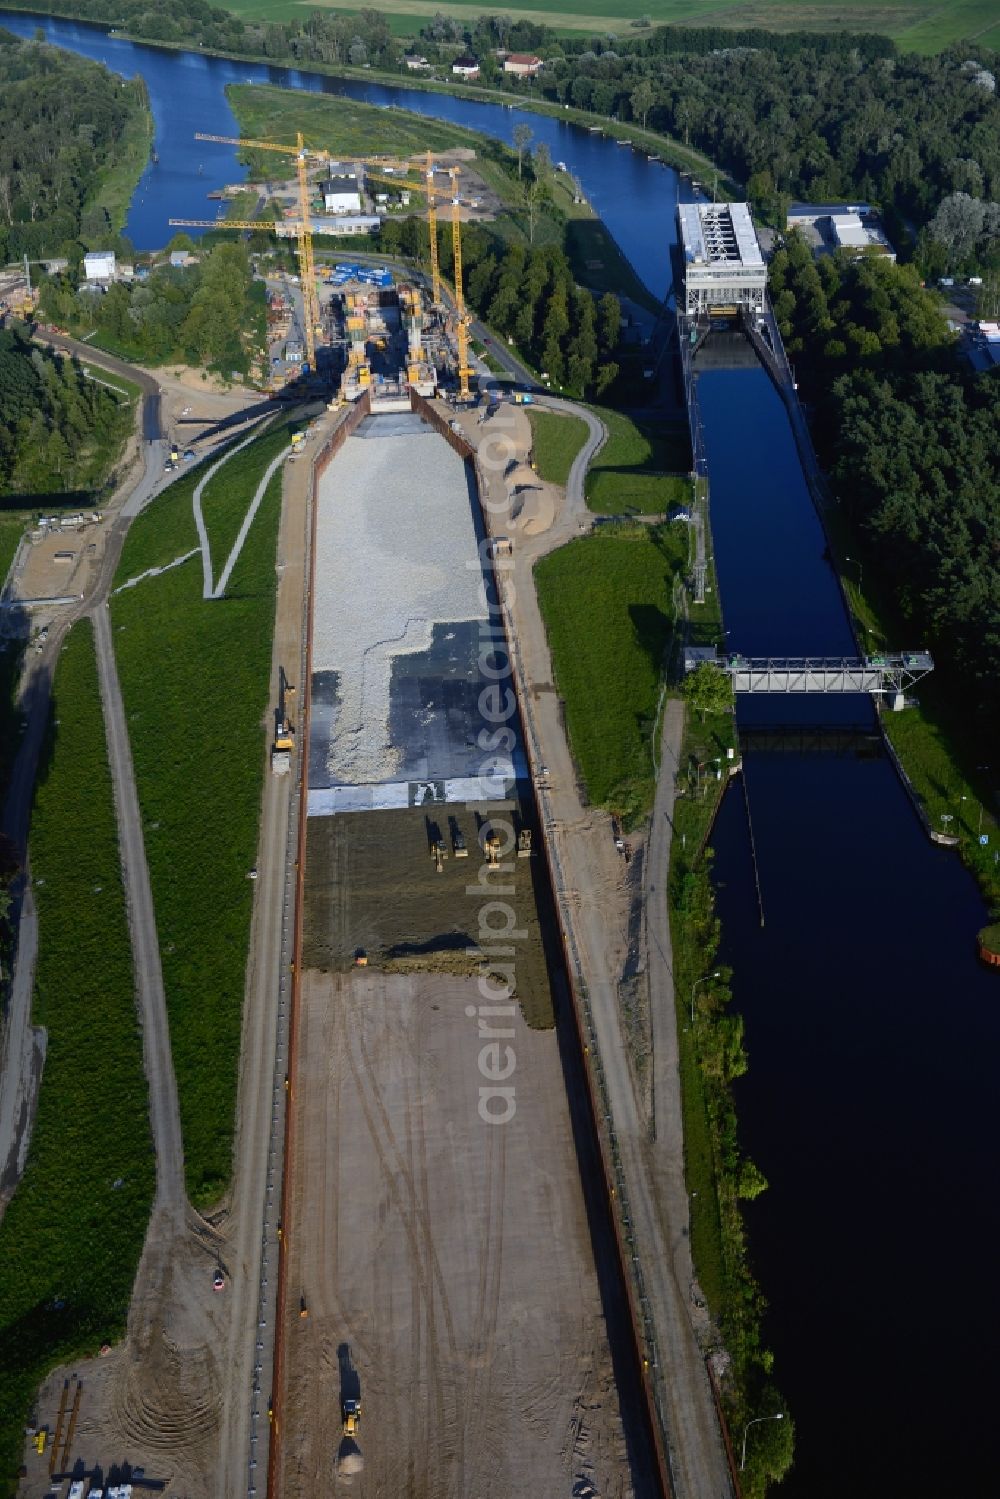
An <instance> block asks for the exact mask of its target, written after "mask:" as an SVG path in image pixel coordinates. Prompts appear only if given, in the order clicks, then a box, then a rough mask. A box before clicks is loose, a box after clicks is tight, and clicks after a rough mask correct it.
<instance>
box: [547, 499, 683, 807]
mask: <svg viewBox="0 0 1000 1499" xmlns="http://www.w3.org/2000/svg"><path fill="white" fill-rule="evenodd" d="M687 548H688V543H687V534H686V532H685V531H684V529H683V528H682V527H681V526H679V525H675V526H671V527H658V528H655V529H654V528H652V527H649V526H646V525H640V524H639V523H633V524H631V525H629V524H625V525H620V526H609V527H607V528H603V529H601V530H600V531H598V532H596V533H594V534H593V535H591V536H586V537H581V538H580V539H579V540H577V541H572V542H570V543H569V545H568V546H564V547H560V549H559V550H558V551H556V552H553V553H551V555H550V556H548V557H544V558H542V560H541V561H540V562H539V563H538V564H537V565H536V567H535V582H536V586H537V589H538V600H539V605H540V607H541V610H542V615H543V617H544V620H545V628H546V633H547V635H548V641H549V648H550V650H551V652H552V669H553V672H554V675H555V679H556V684H557V686H558V688H559V693H560V695H561V697H562V698H563V701H564V702H565V705H566V727H567V731H568V734H569V740H570V746H571V748H572V751H573V756H574V758H575V760H576V764H577V766H578V768H579V771H580V775H581V777H582V779H583V781H584V784H585V786H586V790H587V795H588V796H589V798H590V800H591V801H592V802H594V803H596V804H597V805H598V806H602V807H607V808H608V809H609V810H610V811H612V812H614V813H616V814H617V815H619V816H620V817H621V818H622V819H623V821H624V822H625V823H626V824H627V825H628V826H632V825H634V824H635V823H637V822H638V821H640V820H641V818H642V817H644V816H645V815H646V813H648V811H649V810H650V808H651V807H652V805H653V792H654V788H655V773H654V766H653V752H652V732H653V724H654V720H655V718H656V709H657V701H658V698H659V695H660V683H661V679H662V671H663V662H664V655H665V652H666V649H667V645H668V643H669V641H670V637H671V632H672V629H673V622H674V607H673V602H672V596H673V584H674V579H675V578H676V577H677V576H678V575H679V574H680V573H682V572H683V570H684V567H685V565H686V562H687Z"/></svg>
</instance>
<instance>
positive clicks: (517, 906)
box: [303, 805, 552, 1029]
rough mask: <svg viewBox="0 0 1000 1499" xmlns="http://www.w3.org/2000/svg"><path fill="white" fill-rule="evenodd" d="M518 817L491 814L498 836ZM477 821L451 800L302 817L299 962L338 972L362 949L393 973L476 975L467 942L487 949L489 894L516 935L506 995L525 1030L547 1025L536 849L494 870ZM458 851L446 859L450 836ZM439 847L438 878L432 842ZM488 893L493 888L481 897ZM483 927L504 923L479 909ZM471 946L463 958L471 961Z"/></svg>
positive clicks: (548, 1006)
mask: <svg viewBox="0 0 1000 1499" xmlns="http://www.w3.org/2000/svg"><path fill="white" fill-rule="evenodd" d="M504 822H506V826H507V827H508V828H510V827H514V828H520V827H521V826H523V825H524V822H523V819H522V818H521V817H520V816H519V815H517V814H514V816H513V818H512V817H511V814H510V813H509V812H502V813H498V814H497V815H496V818H495V823H496V826H497V829H498V831H499V833H500V835H501V837H503V838H504V839H505V840H507V841H508V842H509V840H510V839H511V837H512V835H511V834H510V833H508V832H505V831H504ZM484 827H485V821H484V818H483V815H482V814H480V813H476V812H472V811H467V810H466V808H465V807H463V806H461V805H455V806H435V807H433V808H432V809H431V811H430V813H425V812H424V811H423V810H421V809H420V808H419V807H411V808H408V809H407V810H405V811H398V812H354V813H348V814H346V815H345V814H338V815H337V816H335V817H313V818H310V821H309V835H308V839H307V845H306V847H307V855H306V860H307V862H306V900H305V911H304V923H303V926H304V932H303V936H304V960H305V963H306V965H307V966H308V967H312V968H319V969H323V970H330V969H332V970H334V971H340V972H344V971H346V970H348V969H350V968H351V966H352V964H353V962H354V958H355V954H356V953H357V952H358V951H359V950H361V951H363V952H364V953H365V954H366V955H367V957H368V961H369V964H370V965H372V966H374V967H379V968H384V969H390V970H394V971H422V972H436V973H452V974H456V973H458V974H464V975H467V976H469V975H475V974H477V973H478V971H479V966H480V965H479V963H478V961H477V958H476V957H475V955H474V950H475V949H476V947H477V945H478V946H479V948H480V949H486V950H489V949H490V948H491V947H492V946H493V945H494V944H493V942H492V941H491V939H490V938H489V936H488V934H487V933H486V932H485V930H484V929H481V926H480V921H481V912H482V909H483V907H484V905H485V903H486V902H487V901H489V900H492V899H493V898H494V897H496V898H499V899H501V900H503V901H504V902H509V904H510V907H511V909H512V910H513V912H514V914H515V918H516V921H515V923H514V924H515V926H516V930H517V932H518V933H523V935H520V936H518V938H517V940H516V947H515V951H514V955H513V958H512V960H511V961H512V962H513V977H514V990H515V993H516V996H517V998H518V1000H519V1001H520V1004H521V1007H522V1010H523V1012H524V1015H525V1017H526V1019H527V1021H528V1023H529V1024H530V1025H533V1026H536V1027H540V1028H543V1029H544V1028H546V1027H548V1026H551V1025H552V1001H551V994H550V989H549V978H548V968H547V954H546V951H545V942H544V939H543V930H544V929H545V928H546V927H551V921H549V922H548V923H543V922H541V921H540V920H539V905H540V904H541V907H542V909H543V910H545V909H547V907H546V899H547V892H546V891H545V889H544V888H543V887H542V888H540V886H542V881H543V872H542V870H541V869H540V867H539V866H540V863H541V854H540V852H537V849H538V841H537V833H536V834H535V848H536V853H535V854H534V855H532V856H531V857H530V858H518V857H516V855H515V854H514V853H513V852H512V853H511V854H510V856H509V857H505V858H504V860H503V865H504V867H503V868H502V869H500V870H498V871H496V872H495V873H493V874H488V873H487V872H486V871H487V869H488V865H487V862H486V858H485V856H484V854H483V850H482V846H481V839H482V837H483V828H484ZM456 833H457V834H458V835H459V836H460V837H461V838H462V839H463V840H464V843H465V848H466V856H465V857H464V858H456V857H455V852H454V848H455V844H454V835H455V834H456ZM438 838H441V839H442V840H443V841H444V844H445V849H446V854H445V857H444V859H443V866H444V867H443V869H442V871H441V872H440V873H439V872H438V870H437V868H436V865H435V861H434V859H433V858H432V856H431V846H432V844H433V843H434V842H436V841H437V839H438ZM488 892H492V893H488ZM482 919H483V920H484V921H485V922H487V923H489V922H492V923H494V924H496V925H500V924H502V923H505V922H506V918H504V917H503V915H502V913H496V914H495V915H490V914H489V913H487V915H486V916H485V918H482ZM470 949H471V950H473V955H470Z"/></svg>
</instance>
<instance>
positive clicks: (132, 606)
mask: <svg viewBox="0 0 1000 1499" xmlns="http://www.w3.org/2000/svg"><path fill="white" fill-rule="evenodd" d="M287 442H288V426H287V424H285V423H283V424H282V425H281V426H280V427H278V428H275V429H274V430H273V431H271V432H269V433H267V434H266V435H265V436H263V437H261V438H260V439H259V440H258V441H257V442H255V443H254V444H253V445H252V446H251V447H250V448H248V449H246V451H245V452H244V453H241V454H239V455H237V457H235V458H234V459H232V464H233V465H234V468H233V475H235V476H236V478H237V479H238V480H239V481H240V482H235V483H234V482H232V476H231V475H227V469H226V468H225V467H224V468H222V469H221V470H220V473H219V477H218V479H217V480H216V481H215V482H214V483H210V484H209V485H208V486H207V488H206V495H205V499H204V511H205V517H206V526H207V528H208V530H209V539H210V543H211V545H212V549H213V551H214V552H216V554H217V555H218V553H219V552H222V551H227V550H228V545H231V541H232V538H233V536H234V535H235V533H236V530H237V529H238V527H239V524H240V521H241V519H242V517H243V515H244V514H245V512H246V508H247V506H248V505H249V503H250V500H251V499H252V497H253V492H254V489H255V488H256V484H257V482H259V479H260V476H261V475H262V474H263V472H264V469H265V468H266V466H267V464H268V463H269V462H270V460H271V459H272V458H273V457H274V456H275V454H276V453H277V452H278V451H279V450H280V448H281V447H283V446H285V445H286V444H287ZM236 465H239V467H238V468H236V467H235V466H236ZM196 478H197V471H196V472H195V473H193V474H190V475H187V476H185V478H184V479H182V480H180V481H179V482H178V483H177V484H175V485H173V486H172V487H171V488H170V489H168V490H167V491H166V492H165V493H164V494H163V495H161V496H160V497H159V498H158V499H156V500H155V501H154V502H153V503H152V504H151V505H150V506H149V507H148V508H147V509H146V510H144V511H143V513H142V515H141V516H139V518H138V519H137V520H136V521H135V522H134V523H133V525H132V528H131V530H130V532H129V536H128V540H127V542H126V544H125V548H124V551H123V554H122V560H121V563H120V565H119V571H118V577H117V582H118V583H121V582H123V581H124V580H125V579H126V578H132V577H136V576H138V575H139V574H140V573H142V572H144V571H145V569H146V568H148V567H150V566H152V565H155V564H159V563H165V562H169V561H170V560H172V559H173V558H174V557H177V556H178V555H182V554H183V553H185V552H188V551H190V550H191V549H192V548H193V547H195V546H197V534H196V532H195V526H194V520H193V517H192V511H191V491H192V489H193V487H194V484H195V482H196ZM280 496H281V470H280V469H279V471H278V472H277V473H276V474H275V475H274V477H273V478H272V480H271V483H270V484H269V486H268V489H267V493H266V495H265V497H264V500H263V502H262V504H261V507H260V510H259V511H258V513H257V517H256V520H255V521H254V524H253V526H252V527H251V530H250V534H249V536H248V538H247V541H246V544H245V546H244V549H243V551H242V553H241V554H240V559H239V562H238V563H237V565H236V568H235V570H234V573H233V576H232V580H231V584H230V589H229V593H228V595H227V597H226V598H224V599H221V600H207V601H206V600H204V599H202V596H201V593H202V568H201V559H200V557H199V556H195V557H192V558H191V559H190V560H189V561H188V562H185V563H183V564H182V565H181V566H180V567H177V568H175V569H173V570H172V571H170V572H167V573H164V574H162V575H161V576H159V577H154V578H147V579H146V580H144V581H143V582H142V583H140V584H139V585H138V586H137V587H135V588H130V589H127V590H126V591H125V592H123V593H120V594H117V595H116V596H115V597H114V599H113V601H112V610H111V617H112V625H113V629H114V640H115V651H116V654H117V657H118V669H119V672H120V675H121V682H122V692H123V694H124V698H125V709H126V713H127V716H128V721H129V733H130V736H131V740H132V753H133V756H134V759H135V771H136V780H137V784H138V791H139V802H140V805H141V808H142V814H143V823H144V828H145V838H146V854H147V857H148V859H149V871H150V877H151V880H152V886H153V899H154V902H155V905H156V920H157V927H158V931H159V939H160V952H161V956H162V962H163V978H164V984H165V987H166V994H167V1009H168V1014H169V1017H170V1038H171V1046H172V1050H173V1058H174V1068H175V1071H176V1074H177V1087H178V1094H179V1098H180V1110H181V1124H182V1127H183V1131H184V1147H185V1168H186V1173H187V1185H188V1191H189V1193H190V1194H191V1197H192V1200H193V1201H194V1202H195V1203H196V1204H198V1205H199V1206H204V1205H206V1204H207V1203H210V1202H212V1201H215V1200H216V1199H218V1197H219V1196H220V1194H221V1193H222V1191H223V1190H224V1188H225V1186H226V1184H227V1182H228V1180H229V1175H230V1170H231V1155H232V1134H233V1117H234V1108H235V1100H236V1078H237V1061H238V1055H239V1044H240V1024H241V1014H242V1006H243V994H244V981H245V973H246V961H247V949H248V941H249V930H250V914H251V904H252V902H251V896H252V891H253V885H252V883H251V882H250V881H249V880H248V878H247V874H248V871H249V870H250V869H251V867H252V866H253V865H254V864H255V863H256V858H257V829H258V821H259V815H260V797H261V786H262V778H263V766H264V741H265V731H264V726H265V720H266V715H267V706H268V691H269V679H270V666H271V639H272V633H273V622H274V595H275V570H274V568H275V550H276V543H277V528H278V521H279V517H280ZM151 661H155V662H156V669H155V671H151V670H150V662H151Z"/></svg>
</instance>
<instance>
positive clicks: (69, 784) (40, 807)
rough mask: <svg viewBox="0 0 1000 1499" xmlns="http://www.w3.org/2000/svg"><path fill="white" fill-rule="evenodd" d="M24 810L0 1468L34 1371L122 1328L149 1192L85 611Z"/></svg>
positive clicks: (129, 982) (1, 1263)
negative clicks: (34, 930)
mask: <svg viewBox="0 0 1000 1499" xmlns="http://www.w3.org/2000/svg"><path fill="white" fill-rule="evenodd" d="M52 719H53V724H54V725H55V724H58V727H57V728H54V729H53V731H52V733H51V737H50V740H49V742H48V746H47V752H46V758H45V760H44V761H43V765H42V769H41V773H40V776H39V782H38V789H37V793H36V797H35V806H34V811H33V813H32V819H31V861H32V873H33V876H34V881H35V899H36V902H37V906H38V932H39V959H38V971H37V974H36V980H35V998H34V1006H33V1011H32V1020H33V1022H34V1024H36V1025H42V1026H44V1027H45V1028H46V1030H47V1032H48V1050H47V1054H46V1058H45V1070H44V1072H43V1075H42V1086H41V1093H40V1097H39V1104H38V1114H37V1117H36V1120H35V1127H34V1130H33V1133H32V1137H31V1147H30V1151H29V1154H28V1162H27V1166H26V1168H25V1172H24V1176H23V1178H22V1180H21V1183H20V1186H19V1187H18V1189H17V1191H16V1193H15V1194H14V1198H13V1200H12V1201H11V1203H10V1206H9V1207H8V1209H7V1212H6V1215H5V1217H4V1219H3V1224H2V1226H0V1412H2V1416H0V1482H2V1483H3V1484H4V1492H8V1490H7V1488H6V1483H7V1481H8V1480H9V1479H11V1476H12V1474H13V1473H14V1472H16V1468H17V1464H18V1463H19V1462H20V1453H21V1444H22V1441H23V1439H24V1422H25V1418H26V1416H27V1414H28V1411H29V1408H30V1406H31V1402H32V1399H33V1397H34V1393H35V1390H36V1388H37V1386H38V1384H39V1382H40V1381H41V1379H42V1377H43V1376H44V1375H45V1373H46V1372H47V1371H48V1370H49V1369H50V1368H52V1367H53V1366H54V1365H55V1364H57V1363H59V1362H60V1361H61V1360H62V1359H66V1358H70V1357H72V1356H73V1355H75V1354H87V1355H92V1354H96V1353H97V1352H98V1350H99V1348H100V1346H101V1344H102V1343H104V1342H113V1341H114V1340H115V1339H117V1338H118V1337H120V1336H121V1333H122V1331H123V1329H124V1326H125V1314H126V1310H127V1308H128V1302H129V1296H130V1293H131V1289H132V1281H133V1279H134V1276H135V1269H136V1265H137V1264H138V1260H139V1254H140V1252H141V1249H142V1242H143V1238H144V1236H145V1232H146V1222H147V1219H148V1217H149V1210H150V1205H151V1203H152V1197H153V1185H154V1181H153V1155H152V1144H151V1140H150V1132H149V1117H148V1108H149V1103H148V1096H147V1090H146V1080H145V1077H144V1075H143V1066H142V1041H141V1038H140V1035H139V1028H138V1024H137V1020H136V1010H135V999H134V986H133V976H132V954H131V948H130V946H129V936H128V926H127V923H126V917H125V897H124V892H123V889H122V880H121V870H120V866H119V861H118V838H117V829H116V826H115V816H114V804H113V801H112V795H111V777H110V773H109V771H108V765H107V753H106V748H105V740H104V725H103V721H102V717H101V705H100V699H99V696H98V689H97V665H96V661H95V658H94V646H93V635H92V633H91V626H90V624H89V622H86V623H83V624H79V625H77V626H76V627H75V628H74V629H73V631H72V633H71V634H70V636H69V638H68V639H67V641H66V644H65V645H64V646H63V649H62V654H61V656H60V658H59V665H58V667H57V670H56V678H55V690H54V697H53V705H52Z"/></svg>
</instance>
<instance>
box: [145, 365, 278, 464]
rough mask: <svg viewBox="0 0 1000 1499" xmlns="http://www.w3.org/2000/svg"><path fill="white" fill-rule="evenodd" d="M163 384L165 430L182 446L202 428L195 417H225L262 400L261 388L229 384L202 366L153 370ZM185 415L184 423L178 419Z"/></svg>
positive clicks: (215, 418) (162, 415) (214, 418)
mask: <svg viewBox="0 0 1000 1499" xmlns="http://www.w3.org/2000/svg"><path fill="white" fill-rule="evenodd" d="M149 373H150V374H151V375H153V376H155V378H156V379H157V380H158V381H159V384H160V402H161V406H160V410H161V420H162V422H163V430H164V432H166V433H168V434H169V435H170V436H171V437H172V438H173V439H174V441H175V442H177V443H178V444H179V445H180V446H181V447H183V446H184V445H185V444H186V443H188V442H191V441H192V440H193V439H194V438H195V437H196V436H197V435H198V432H199V430H200V429H199V428H198V427H197V426H194V425H192V420H193V419H194V418H199V419H201V420H203V421H204V422H206V423H212V422H219V421H222V419H223V418H224V417H227V416H231V415H232V414H233V412H234V411H242V410H243V408H244V406H253V405H255V404H256V403H257V402H259V401H260V392H259V391H257V390H254V389H253V388H252V387H250V386H247V385H229V384H227V383H226V382H224V381H223V380H221V379H220V378H219V376H218V375H209V376H208V377H207V378H205V377H204V375H203V373H202V371H201V370H193V369H188V368H187V367H186V366H185V365H177V366H176V367H171V368H169V369H162V370H161V369H156V370H150V371H149ZM181 416H183V417H184V418H185V420H184V423H183V425H178V419H179V418H180V417H181Z"/></svg>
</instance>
